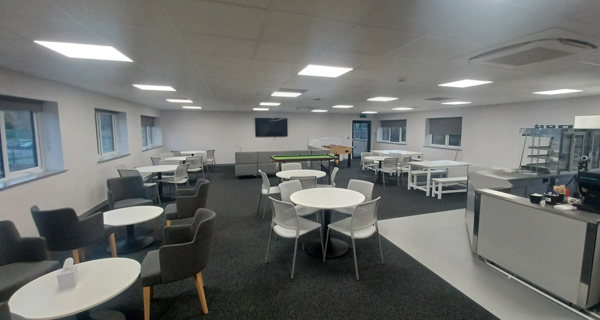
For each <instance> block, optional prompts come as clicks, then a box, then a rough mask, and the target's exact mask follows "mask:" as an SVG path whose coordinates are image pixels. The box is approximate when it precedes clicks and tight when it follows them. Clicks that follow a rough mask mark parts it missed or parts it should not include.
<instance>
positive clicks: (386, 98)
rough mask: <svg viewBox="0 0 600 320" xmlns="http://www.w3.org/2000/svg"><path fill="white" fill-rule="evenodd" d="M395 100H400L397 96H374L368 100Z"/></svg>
mask: <svg viewBox="0 0 600 320" xmlns="http://www.w3.org/2000/svg"><path fill="white" fill-rule="evenodd" d="M394 100H398V98H396V97H373V98H369V99H367V101H376V102H388V101H394Z"/></svg>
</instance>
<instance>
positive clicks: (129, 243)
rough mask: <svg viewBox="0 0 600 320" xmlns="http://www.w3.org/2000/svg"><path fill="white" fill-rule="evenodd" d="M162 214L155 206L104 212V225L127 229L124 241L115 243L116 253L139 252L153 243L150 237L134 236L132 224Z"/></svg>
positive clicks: (161, 209) (159, 208) (160, 209)
mask: <svg viewBox="0 0 600 320" xmlns="http://www.w3.org/2000/svg"><path fill="white" fill-rule="evenodd" d="M162 213H163V208H161V207H157V206H135V207H126V208H120V209H114V210H109V211H106V212H104V224H106V225H109V226H115V227H121V226H126V227H127V237H126V238H125V240H121V241H118V242H117V252H119V253H129V252H134V251H139V250H141V249H143V248H145V247H147V246H149V245H151V244H152V242H154V238H152V237H148V236H146V237H139V236H136V235H135V229H134V228H133V225H134V224H137V223H142V222H145V221H148V220H152V219H154V218H156V217H158V216H160V215H161V214H162Z"/></svg>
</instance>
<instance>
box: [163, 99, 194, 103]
mask: <svg viewBox="0 0 600 320" xmlns="http://www.w3.org/2000/svg"><path fill="white" fill-rule="evenodd" d="M166 100H167V101H168V102H173V103H194V101H192V100H190V99H166Z"/></svg>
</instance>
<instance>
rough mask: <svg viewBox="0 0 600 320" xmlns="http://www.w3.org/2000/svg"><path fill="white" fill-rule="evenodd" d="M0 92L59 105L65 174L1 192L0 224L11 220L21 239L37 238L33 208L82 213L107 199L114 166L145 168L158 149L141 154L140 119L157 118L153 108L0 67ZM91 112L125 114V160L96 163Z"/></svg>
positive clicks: (92, 113)
mask: <svg viewBox="0 0 600 320" xmlns="http://www.w3.org/2000/svg"><path fill="white" fill-rule="evenodd" d="M0 94H3V95H11V96H19V97H25V98H32V99H38V100H46V101H55V102H57V103H58V112H59V121H60V130H61V139H62V147H63V158H64V166H65V169H66V170H67V171H66V172H64V173H60V174H57V175H54V176H50V177H46V178H42V179H39V180H35V181H31V182H28V183H24V184H20V185H17V186H14V187H10V188H7V189H3V190H0V220H12V221H13V222H15V224H16V225H17V228H18V229H19V232H20V233H21V234H22V235H36V234H37V230H36V228H35V225H34V223H33V220H32V218H31V213H30V212H29V208H30V207H31V206H32V205H38V206H39V207H40V208H41V209H54V208H61V207H72V208H74V209H75V211H77V212H78V213H79V214H81V213H83V212H84V211H86V210H89V209H91V208H93V207H94V206H96V205H98V204H100V203H101V202H102V201H104V200H106V179H107V178H109V177H115V176H117V171H116V169H115V167H116V166H117V165H119V164H124V165H126V166H128V167H132V166H139V165H143V164H146V165H149V164H150V156H151V155H154V154H157V153H159V152H160V150H161V149H160V148H157V149H154V150H149V151H146V152H142V150H141V148H142V145H141V144H142V138H141V129H140V128H141V122H140V115H142V114H144V115H149V116H158V115H159V113H158V111H157V110H156V109H153V108H148V107H144V106H140V105H136V104H133V103H130V102H126V101H123V100H119V99H115V98H111V97H108V96H105V95H101V94H97V93H92V92H89V91H85V90H81V89H77V88H73V87H69V86H66V85H62V84H59V83H56V82H51V81H46V80H42V79H39V78H35V77H31V76H27V75H23V74H20V73H16V72H12V71H8V70H5V69H0ZM94 108H102V109H107V110H114V111H120V112H126V113H127V128H128V140H129V151H130V152H131V154H130V155H129V156H126V157H123V158H119V159H115V160H112V161H106V162H103V163H98V161H97V160H98V155H97V150H96V129H95V128H96V127H95V120H94Z"/></svg>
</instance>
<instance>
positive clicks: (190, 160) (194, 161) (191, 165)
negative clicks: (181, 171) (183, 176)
mask: <svg viewBox="0 0 600 320" xmlns="http://www.w3.org/2000/svg"><path fill="white" fill-rule="evenodd" d="M185 163H187V164H188V170H190V169H202V164H203V162H202V156H195V157H186V158H185Z"/></svg>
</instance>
